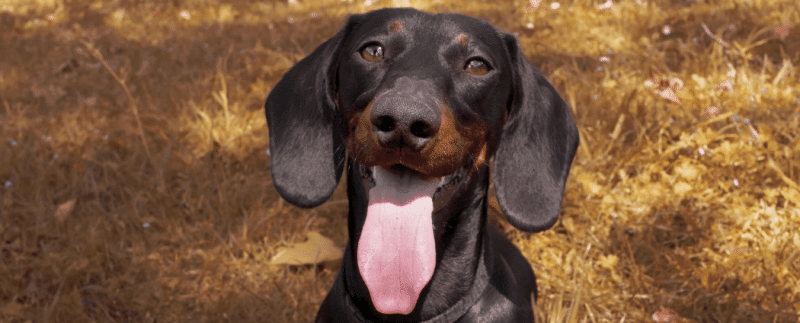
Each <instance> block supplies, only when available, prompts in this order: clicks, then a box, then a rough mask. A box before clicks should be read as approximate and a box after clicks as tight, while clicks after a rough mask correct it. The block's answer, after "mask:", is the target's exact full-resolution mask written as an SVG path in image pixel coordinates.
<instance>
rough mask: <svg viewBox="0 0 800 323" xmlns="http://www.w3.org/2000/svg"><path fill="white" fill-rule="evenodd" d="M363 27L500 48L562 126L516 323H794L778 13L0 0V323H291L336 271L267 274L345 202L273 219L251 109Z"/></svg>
mask: <svg viewBox="0 0 800 323" xmlns="http://www.w3.org/2000/svg"><path fill="white" fill-rule="evenodd" d="M556 3H557V5H556ZM383 6H414V7H417V8H420V9H423V10H427V11H430V12H439V11H452V12H461V13H465V14H468V15H473V16H477V17H480V18H483V19H486V20H488V21H489V22H491V23H493V24H495V25H497V26H498V27H500V28H502V29H504V30H507V31H510V32H514V33H517V34H518V36H519V39H520V43H521V45H522V47H523V49H524V51H525V52H526V54H527V56H528V57H529V58H530V59H531V60H532V61H533V62H534V63H535V64H536V65H538V66H539V67H540V68H541V69H542V70H543V71H544V72H545V74H546V75H547V76H548V78H549V79H550V80H551V81H552V82H553V83H554V84H555V85H556V87H557V88H558V90H559V92H560V93H561V94H562V96H563V97H564V98H565V99H566V100H567V102H569V103H570V105H571V106H572V109H573V113H574V116H575V119H576V121H577V123H578V126H579V128H580V131H581V140H582V141H581V146H580V148H579V151H578V156H577V158H576V160H575V163H574V164H573V169H572V173H571V177H570V180H569V183H568V187H567V192H566V195H565V198H564V204H563V212H562V216H561V219H560V221H559V223H558V224H557V225H556V227H554V228H553V229H552V230H549V231H547V232H544V233H541V234H527V233H523V232H519V231H513V230H512V231H511V232H510V233H509V237H510V238H511V239H512V240H513V241H514V243H515V244H516V245H517V246H519V247H520V249H521V250H522V251H523V254H525V256H526V257H528V259H529V260H530V262H531V263H532V264H533V266H534V268H535V271H536V273H537V277H538V283H539V294H540V299H539V303H538V305H537V315H538V316H539V319H540V321H542V322H798V321H800V315H799V314H798V313H800V230H798V228H800V186H799V185H800V166H799V165H800V162H799V161H798V160H800V158H799V157H800V78H799V77H798V71H797V66H799V65H800V29H799V28H800V6H798V5H797V3H796V1H795V0H731V1H722V0H719V1H718V0H711V1H693V0H685V1H681V0H675V1H666V0H660V1H654V0H627V1H616V2H610V3H608V2H603V1H588V0H575V1H566V2H553V1H530V2H525V1H500V2H488V1H484V2H476V3H471V2H463V1H452V0H442V1H435V2H423V1H378V0H374V1H366V2H364V1H341V0H312V1H303V0H292V1H288V2H286V1H282V2H274V1H262V2H250V1H225V2H224V3H222V2H215V1H201V0H185V1H156V0H145V1H116V2H111V1H90V0H86V1H63V0H39V1H30V0H26V1H21V0H6V1H0V30H2V32H0V57H2V59H0V120H2V121H0V122H1V123H0V125H1V126H2V127H0V183H2V184H3V185H2V186H0V322H91V321H95V322H228V321H230V322H307V321H309V320H311V319H312V318H313V316H314V314H315V313H316V309H317V307H318V306H319V304H320V302H321V301H322V298H323V297H324V295H325V294H326V293H327V291H328V289H329V288H330V284H331V282H332V280H333V278H334V277H335V275H336V271H337V269H338V268H337V264H336V263H324V264H319V265H316V266H315V265H307V266H287V265H275V264H272V263H271V262H270V259H271V258H272V257H273V256H274V255H275V254H276V251H277V250H278V249H279V248H280V247H282V246H285V245H287V244H291V243H296V242H302V241H303V239H305V237H306V233H308V232H310V231H315V232H320V233H322V234H323V235H324V236H326V237H330V238H332V239H333V240H334V241H335V242H336V243H337V244H338V245H339V246H340V247H341V246H344V243H345V241H346V210H347V204H346V195H345V192H344V189H343V188H342V187H340V188H339V189H338V190H337V193H336V194H335V195H334V196H333V198H332V199H331V201H329V202H328V203H326V204H324V205H323V206H321V207H319V208H316V209H312V210H303V209H298V208H295V207H292V206H290V205H288V204H285V203H283V202H282V201H281V200H280V198H279V197H278V195H277V194H276V192H275V190H274V189H273V187H272V183H271V179H270V174H269V157H268V156H267V155H266V154H265V151H266V149H267V146H268V137H267V129H266V122H265V119H264V115H263V101H264V99H265V98H266V96H267V94H268V93H269V91H270V89H271V88H272V86H273V85H274V84H275V83H276V82H277V81H278V79H279V78H280V76H281V75H282V73H283V72H284V71H285V70H286V69H288V68H289V67H291V66H292V64H293V63H294V62H297V61H298V60H299V59H300V58H302V57H303V56H305V55H306V54H308V53H310V52H311V51H312V50H313V49H314V48H315V47H316V46H317V45H318V44H320V43H321V42H322V41H324V40H325V39H327V38H328V37H330V36H331V35H332V34H333V33H334V32H335V31H336V30H338V28H340V27H341V26H342V24H343V22H344V19H345V18H346V15H347V14H348V13H357V12H365V11H368V10H372V9H376V8H379V7H383Z"/></svg>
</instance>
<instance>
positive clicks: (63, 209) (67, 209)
mask: <svg viewBox="0 0 800 323" xmlns="http://www.w3.org/2000/svg"><path fill="white" fill-rule="evenodd" d="M73 210H75V199H71V200H69V201H67V202H64V203H63V204H61V205H59V206H58V209H56V213H55V215H54V216H55V217H56V219H57V220H58V222H60V223H64V221H65V220H66V219H67V217H68V216H70V214H72V211H73Z"/></svg>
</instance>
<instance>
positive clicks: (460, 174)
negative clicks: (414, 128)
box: [360, 163, 469, 200]
mask: <svg viewBox="0 0 800 323" xmlns="http://www.w3.org/2000/svg"><path fill="white" fill-rule="evenodd" d="M373 167H381V168H383V169H385V170H387V171H389V172H392V173H394V174H397V175H402V174H409V175H412V176H414V177H418V178H419V179H421V180H427V179H431V178H433V177H431V176H427V175H425V174H423V173H421V172H419V171H416V170H414V169H412V168H410V167H408V166H406V165H404V164H402V163H397V164H392V165H388V166H372V167H367V166H365V165H360V169H361V178H362V179H363V180H364V181H365V182H364V183H365V184H366V185H367V189H370V188H372V187H374V186H375V178H374V177H373V170H372V169H373ZM468 168H469V165H465V166H463V167H461V168H459V169H457V170H456V171H455V172H453V173H450V174H448V175H445V176H441V177H437V178H438V179H439V183H438V184H437V185H436V191H435V192H434V194H433V199H434V200H437V199H438V198H439V197H440V196H442V195H443V194H444V193H445V192H447V191H448V190H449V189H451V188H453V187H454V186H456V184H458V183H460V182H461V181H462V180H463V178H464V174H466V173H467V169H468Z"/></svg>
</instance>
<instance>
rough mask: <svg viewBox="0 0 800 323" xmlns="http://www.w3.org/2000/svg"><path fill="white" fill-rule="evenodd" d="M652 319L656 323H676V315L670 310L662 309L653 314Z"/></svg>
mask: <svg viewBox="0 0 800 323" xmlns="http://www.w3.org/2000/svg"><path fill="white" fill-rule="evenodd" d="M652 319H653V321H654V322H656V323H674V322H677V321H678V314H676V313H675V311H673V310H672V309H669V308H666V307H662V308H661V309H659V310H658V311H656V312H655V313H653V317H652Z"/></svg>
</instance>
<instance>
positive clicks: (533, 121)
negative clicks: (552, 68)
mask: <svg viewBox="0 0 800 323" xmlns="http://www.w3.org/2000/svg"><path fill="white" fill-rule="evenodd" d="M502 37H503V38H504V40H505V45H506V48H507V49H508V52H509V54H510V56H511V61H512V65H511V66H512V69H514V72H513V73H514V90H513V91H514V93H513V99H512V101H511V103H510V106H509V107H508V108H509V111H508V113H509V115H508V120H507V121H506V124H505V126H504V128H503V133H502V135H501V140H500V145H499V146H498V148H497V153H496V154H495V158H494V187H495V192H496V193H497V200H498V202H499V204H500V208H501V209H502V210H503V213H504V214H505V215H506V217H507V218H508V221H509V222H510V223H511V224H513V225H514V226H516V227H517V228H520V229H522V230H525V231H534V232H537V231H542V230H547V229H549V228H550V227H552V226H553V225H554V224H555V223H556V220H557V219H558V213H559V210H560V209H561V197H562V195H563V194H564V185H565V183H566V180H567V175H568V174H569V168H570V165H571V164H572V158H573V157H574V156H575V150H576V149H577V148H578V128H577V127H576V126H575V121H574V120H573V119H572V114H570V112H569V107H568V106H567V103H566V102H564V100H563V99H562V98H561V97H560V96H559V95H558V93H557V92H556V90H555V88H553V85H552V84H550V82H549V81H547V79H545V78H544V76H543V75H542V72H540V71H539V70H538V69H537V68H536V67H534V66H533V64H531V62H530V61H528V59H527V58H525V56H524V55H523V53H522V51H521V50H520V48H519V44H518V43H517V39H516V37H514V36H513V35H511V34H507V33H502Z"/></svg>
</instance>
